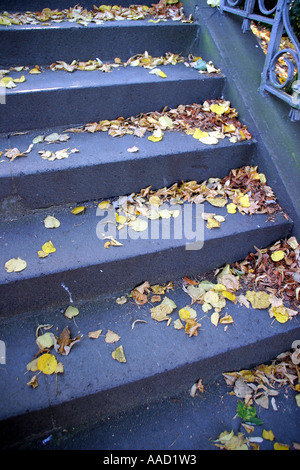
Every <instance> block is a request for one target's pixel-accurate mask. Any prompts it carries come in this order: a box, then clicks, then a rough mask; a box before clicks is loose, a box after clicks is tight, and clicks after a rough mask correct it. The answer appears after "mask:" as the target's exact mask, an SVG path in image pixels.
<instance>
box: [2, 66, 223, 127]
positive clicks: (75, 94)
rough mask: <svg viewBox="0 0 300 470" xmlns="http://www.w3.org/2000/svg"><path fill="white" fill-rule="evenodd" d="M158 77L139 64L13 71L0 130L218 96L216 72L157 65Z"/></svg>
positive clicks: (63, 122) (121, 113)
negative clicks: (15, 80)
mask: <svg viewBox="0 0 300 470" xmlns="http://www.w3.org/2000/svg"><path fill="white" fill-rule="evenodd" d="M159 68H160V69H161V70H162V71H164V72H165V73H166V75H167V77H165V78H161V77H159V76H157V75H155V74H151V73H149V70H147V69H144V68H143V67H120V68H118V69H114V70H113V71H112V72H108V73H103V72H99V71H90V72H84V71H79V70H76V71H75V72H73V73H68V72H65V71H51V70H49V69H45V70H44V71H43V72H42V73H41V74H38V75H31V74H30V73H29V72H27V71H26V72H24V73H23V72H21V73H16V72H14V73H13V74H12V75H11V76H12V77H13V76H18V77H19V76H21V75H24V76H25V77H26V81H25V82H23V83H18V86H17V87H16V88H13V89H6V90H5V92H7V93H6V95H5V99H6V106H7V113H6V114H5V115H3V117H2V119H1V122H0V132H2V133H7V132H12V131H26V130H29V129H38V128H41V127H48V126H52V127H53V126H62V125H66V126H67V125H77V124H83V123H86V122H91V121H95V120H101V119H115V118H116V117H118V116H126V117H127V116H128V115H129V116H131V115H137V114H139V113H140V112H150V111H153V110H155V109H157V108H159V107H160V106H161V103H162V102H163V103H164V104H165V105H166V106H169V107H176V106H178V105H179V104H188V103H191V102H199V101H205V99H207V97H208V96H209V98H210V99H218V98H219V97H220V95H221V92H222V88H223V85H224V76H223V75H222V74H219V73H218V74H217V73H214V74H200V73H198V72H197V71H196V70H195V69H192V68H190V67H186V66H185V65H184V64H181V63H180V64H177V65H175V66H171V65H169V66H161V67H159Z"/></svg>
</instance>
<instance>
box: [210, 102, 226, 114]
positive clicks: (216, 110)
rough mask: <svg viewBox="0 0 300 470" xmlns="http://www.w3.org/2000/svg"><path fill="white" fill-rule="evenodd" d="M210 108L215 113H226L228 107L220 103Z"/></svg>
mask: <svg viewBox="0 0 300 470" xmlns="http://www.w3.org/2000/svg"><path fill="white" fill-rule="evenodd" d="M210 110H211V111H212V112H213V113H216V114H219V115H220V114H223V113H225V111H226V108H225V106H221V105H220V104H212V105H211V106H210Z"/></svg>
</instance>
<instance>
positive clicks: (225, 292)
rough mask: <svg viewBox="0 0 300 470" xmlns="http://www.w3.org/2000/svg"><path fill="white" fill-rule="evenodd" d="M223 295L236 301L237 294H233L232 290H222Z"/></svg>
mask: <svg viewBox="0 0 300 470" xmlns="http://www.w3.org/2000/svg"><path fill="white" fill-rule="evenodd" d="M222 295H223V297H225V298H226V299H228V300H231V301H232V302H236V295H235V294H233V293H232V292H228V291H226V290H225V291H223V292H222Z"/></svg>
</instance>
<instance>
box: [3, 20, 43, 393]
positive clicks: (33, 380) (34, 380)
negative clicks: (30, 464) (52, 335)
mask: <svg viewBox="0 0 300 470" xmlns="http://www.w3.org/2000/svg"><path fill="white" fill-rule="evenodd" d="M0 24H1V23H0ZM26 385H29V386H30V387H32V388H37V387H38V385H39V384H38V378H37V375H34V376H33V377H32V378H31V379H30V380H29V382H27V384H26Z"/></svg>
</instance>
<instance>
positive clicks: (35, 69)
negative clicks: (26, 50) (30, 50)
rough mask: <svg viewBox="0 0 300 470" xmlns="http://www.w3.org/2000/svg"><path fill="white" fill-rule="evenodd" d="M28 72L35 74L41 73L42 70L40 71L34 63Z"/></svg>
mask: <svg viewBox="0 0 300 470" xmlns="http://www.w3.org/2000/svg"><path fill="white" fill-rule="evenodd" d="M29 73H31V74H32V75H35V74H38V73H42V72H41V71H40V68H39V66H38V65H36V66H35V67H34V68H33V69H31V70H29Z"/></svg>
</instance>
